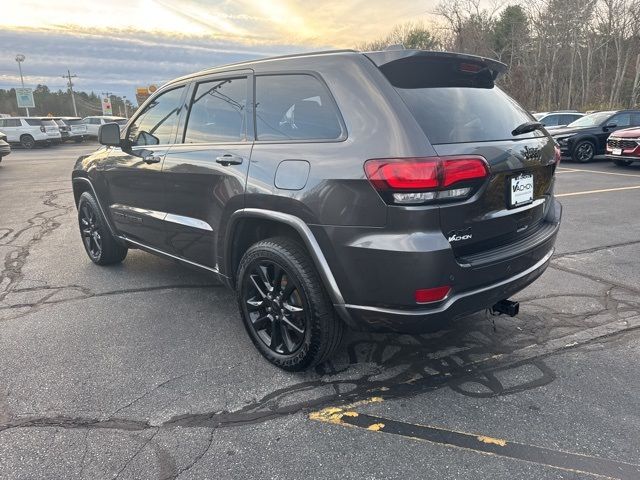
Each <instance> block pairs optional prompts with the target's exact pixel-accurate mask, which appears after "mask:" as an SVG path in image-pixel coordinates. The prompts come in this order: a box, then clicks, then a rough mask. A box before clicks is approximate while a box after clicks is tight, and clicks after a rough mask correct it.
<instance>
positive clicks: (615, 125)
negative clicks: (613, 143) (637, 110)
mask: <svg viewBox="0 0 640 480" xmlns="http://www.w3.org/2000/svg"><path fill="white" fill-rule="evenodd" d="M617 126H618V124H617V123H607V124H606V125H605V126H604V127H603V128H602V129H603V130H604V131H605V132H606V131H607V130H609V129H610V128H616V127H617Z"/></svg>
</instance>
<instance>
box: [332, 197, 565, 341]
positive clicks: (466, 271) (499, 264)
mask: <svg viewBox="0 0 640 480" xmlns="http://www.w3.org/2000/svg"><path fill="white" fill-rule="evenodd" d="M549 201H550V202H551V204H550V205H549V208H548V210H547V211H546V215H545V218H544V223H543V224H542V225H541V227H540V228H539V229H538V230H537V231H536V232H535V233H532V234H531V235H530V236H528V237H526V238H525V239H523V240H521V241H519V242H516V243H514V244H510V245H505V246H502V247H497V248H495V249H493V250H490V251H487V252H483V253H482V254H477V255H474V256H470V257H466V258H457V257H455V256H454V255H453V252H452V250H451V247H450V245H449V243H448V242H447V241H446V239H445V238H444V237H443V236H442V234H441V233H440V234H439V236H440V237H441V238H442V240H443V241H444V242H441V243H437V236H435V235H431V234H429V235H427V236H428V241H426V242H425V243H421V244H417V243H415V242H414V243H412V240H411V239H410V238H408V237H407V238H404V239H402V238H399V237H393V239H392V240H393V241H391V242H388V241H387V242H386V243H385V244H383V243H382V242H381V241H380V237H384V235H385V234H384V233H382V232H381V233H379V234H373V235H368V236H367V237H366V241H364V242H363V241H360V242H358V243H355V246H356V247H358V248H354V242H351V243H350V244H349V245H348V247H347V248H343V249H342V251H341V253H342V254H341V255H339V258H338V260H339V262H336V261H335V258H331V257H333V256H330V257H329V258H330V262H329V263H330V265H331V267H332V270H334V273H335V274H336V280H337V281H338V282H337V283H338V286H339V287H340V289H341V290H342V293H343V296H344V304H337V305H335V307H336V309H337V311H338V313H339V314H340V315H341V316H342V318H344V319H345V321H346V322H347V323H348V324H349V325H350V326H351V327H352V328H356V329H358V330H375V331H395V332H407V333H418V332H420V331H427V330H429V329H430V328H432V326H431V324H432V323H433V322H434V321H440V320H452V319H455V318H457V317H461V316H464V315H468V314H471V313H474V312H477V311H481V310H483V309H485V308H489V307H491V306H492V305H494V304H495V303H496V302H498V301H500V300H503V299H506V298H509V297H510V296H512V295H514V294H516V293H517V292H519V291H520V290H522V289H523V288H525V287H526V286H528V285H529V284H530V283H532V282H533V281H534V280H535V279H536V278H538V277H539V276H540V275H542V273H543V272H544V271H545V270H546V268H547V266H548V265H549V261H550V259H551V255H552V253H553V249H554V245H555V241H556V237H557V234H558V230H559V226H560V218H561V216H562V207H561V205H560V203H559V202H557V201H556V200H555V199H553V197H550V198H549ZM411 237H417V238H418V239H420V238H421V234H420V233H413V234H412V235H411ZM413 247H420V248H419V249H418V248H413ZM334 253H336V252H335V251H334ZM336 263H337V264H338V265H340V267H341V268H335V267H336V266H337V265H336ZM341 270H342V271H343V272H344V271H345V270H346V271H347V272H349V274H348V275H343V272H341ZM440 285H450V286H451V288H452V291H451V293H450V294H449V296H448V297H447V298H446V299H445V300H443V301H441V302H437V303H433V304H429V305H417V304H416V303H415V300H414V298H413V293H414V291H415V290H416V289H417V288H430V287H436V286H440Z"/></svg>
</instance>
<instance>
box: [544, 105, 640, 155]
mask: <svg viewBox="0 0 640 480" xmlns="http://www.w3.org/2000/svg"><path fill="white" fill-rule="evenodd" d="M636 125H640V110H617V111H608V112H595V113H592V114H590V115H587V116H585V117H582V118H581V119H579V120H576V121H575V122H573V123H570V124H569V125H567V126H566V127H565V128H558V129H555V130H552V131H551V133H552V135H553V138H555V139H556V141H557V142H558V145H560V150H561V151H562V155H563V156H566V157H571V158H572V159H573V160H574V161H576V162H582V163H586V162H590V161H591V160H593V157H594V156H595V155H603V154H604V153H605V147H606V144H607V138H609V135H611V133H612V132H615V131H616V130H621V129H623V128H629V127H633V126H636Z"/></svg>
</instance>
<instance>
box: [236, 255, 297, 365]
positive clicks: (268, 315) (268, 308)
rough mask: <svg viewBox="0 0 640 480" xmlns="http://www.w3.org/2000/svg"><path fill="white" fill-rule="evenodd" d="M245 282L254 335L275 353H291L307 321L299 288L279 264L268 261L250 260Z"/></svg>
mask: <svg viewBox="0 0 640 480" xmlns="http://www.w3.org/2000/svg"><path fill="white" fill-rule="evenodd" d="M245 282H246V285H245V286H244V289H243V290H244V294H243V295H244V301H245V305H246V307H245V308H246V309H247V316H248V317H249V319H250V321H251V327H252V328H253V330H254V331H255V333H256V335H257V336H258V338H260V340H262V342H264V344H265V345H266V346H267V347H268V348H269V349H270V350H271V351H273V352H275V353H277V354H280V355H291V354H292V353H295V352H296V351H297V350H298V349H299V348H300V347H301V346H302V343H303V341H304V337H305V332H306V330H307V324H308V319H307V313H308V312H307V311H306V309H305V303H307V302H306V298H305V297H304V292H303V291H302V288H301V287H300V286H299V285H297V284H296V281H295V279H294V278H293V277H292V276H291V274H289V273H288V272H287V271H286V270H285V269H284V268H283V267H282V266H281V265H278V264H277V263H275V262H273V261H269V260H259V261H256V262H254V263H253V264H252V265H251V267H250V268H249V270H248V275H247V276H246V277H245Z"/></svg>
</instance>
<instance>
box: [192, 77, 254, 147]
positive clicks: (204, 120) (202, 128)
mask: <svg viewBox="0 0 640 480" xmlns="http://www.w3.org/2000/svg"><path fill="white" fill-rule="evenodd" d="M246 107H247V79H246V78H227V79H220V80H213V81H211V82H205V83H200V84H199V85H198V88H197V89H196V93H195V95H194V97H193V101H192V103H191V111H190V112H189V120H188V121H187V129H186V132H185V137H184V142H185V143H208V142H239V141H243V140H244V139H245V138H246V130H247V127H246V110H247V108H246Z"/></svg>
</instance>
